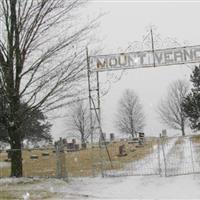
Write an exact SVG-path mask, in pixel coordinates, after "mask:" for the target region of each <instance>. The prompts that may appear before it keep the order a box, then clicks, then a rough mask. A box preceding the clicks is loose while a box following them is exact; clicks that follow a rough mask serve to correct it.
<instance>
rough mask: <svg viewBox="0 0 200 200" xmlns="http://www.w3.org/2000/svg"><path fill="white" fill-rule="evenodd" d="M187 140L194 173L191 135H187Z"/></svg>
mask: <svg viewBox="0 0 200 200" xmlns="http://www.w3.org/2000/svg"><path fill="white" fill-rule="evenodd" d="M189 141H190V154H191V161H192V170H193V173H194V157H193V151H192V141H191V137H189Z"/></svg>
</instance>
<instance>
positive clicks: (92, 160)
mask: <svg viewBox="0 0 200 200" xmlns="http://www.w3.org/2000/svg"><path fill="white" fill-rule="evenodd" d="M86 59H87V77H88V93H89V106H90V136H91V163H92V176H93V177H94V176H95V171H94V158H93V143H94V141H93V117H92V102H91V100H92V96H91V78H90V75H91V71H90V60H89V59H90V58H89V53H88V47H86Z"/></svg>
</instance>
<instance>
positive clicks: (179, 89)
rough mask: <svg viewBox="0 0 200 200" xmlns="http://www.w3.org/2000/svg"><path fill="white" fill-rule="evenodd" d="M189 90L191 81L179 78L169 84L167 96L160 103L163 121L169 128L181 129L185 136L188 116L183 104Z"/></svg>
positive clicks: (160, 114) (159, 108) (159, 111)
mask: <svg viewBox="0 0 200 200" xmlns="http://www.w3.org/2000/svg"><path fill="white" fill-rule="evenodd" d="M188 92H189V83H188V82H187V81H185V80H177V81H175V82H173V83H171V84H170V85H169V88H168V93H167V96H166V97H165V98H164V99H162V100H161V101H160V103H159V105H158V114H159V116H160V118H161V121H162V122H163V123H164V124H166V125H167V126H168V127H169V128H173V129H178V130H181V132H182V135H183V136H184V135H185V126H186V124H187V118H186V117H185V114H184V110H183V106H182V104H183V100H184V99H185V97H186V96H187V94H188Z"/></svg>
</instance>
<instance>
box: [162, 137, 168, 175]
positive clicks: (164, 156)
mask: <svg viewBox="0 0 200 200" xmlns="http://www.w3.org/2000/svg"><path fill="white" fill-rule="evenodd" d="M161 141H162V142H161V145H162V152H163V160H164V169H165V176H167V160H166V155H165V150H164V144H163V141H164V138H162V139H161Z"/></svg>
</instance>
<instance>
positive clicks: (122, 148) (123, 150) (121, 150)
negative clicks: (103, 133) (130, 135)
mask: <svg viewBox="0 0 200 200" xmlns="http://www.w3.org/2000/svg"><path fill="white" fill-rule="evenodd" d="M118 156H120V157H121V156H127V153H126V147H125V145H124V144H123V145H120V146H119V155H118Z"/></svg>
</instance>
